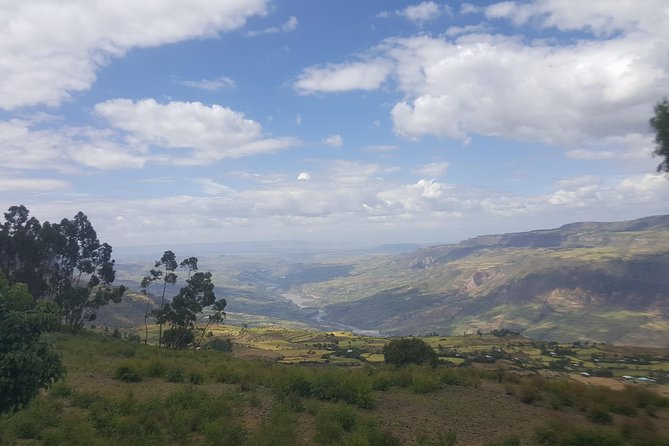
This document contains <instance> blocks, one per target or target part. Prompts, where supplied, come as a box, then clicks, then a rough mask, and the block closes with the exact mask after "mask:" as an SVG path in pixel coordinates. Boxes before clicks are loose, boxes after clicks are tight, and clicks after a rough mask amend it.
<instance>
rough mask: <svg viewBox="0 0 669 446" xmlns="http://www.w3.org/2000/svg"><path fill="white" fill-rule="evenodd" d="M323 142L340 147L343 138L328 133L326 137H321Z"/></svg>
mask: <svg viewBox="0 0 669 446" xmlns="http://www.w3.org/2000/svg"><path fill="white" fill-rule="evenodd" d="M323 144H325V145H327V146H330V147H341V145H342V144H344V138H342V137H341V135H339V134H335V135H330V136H328V137H327V138H323Z"/></svg>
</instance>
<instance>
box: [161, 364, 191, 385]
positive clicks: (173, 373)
mask: <svg viewBox="0 0 669 446" xmlns="http://www.w3.org/2000/svg"><path fill="white" fill-rule="evenodd" d="M165 377H166V378H167V381H168V382H171V383H182V382H184V381H185V380H186V373H185V372H184V370H183V369H181V368H178V367H175V368H171V369H169V370H168V371H167V374H166V375H165Z"/></svg>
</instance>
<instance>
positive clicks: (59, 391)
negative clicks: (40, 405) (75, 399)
mask: <svg viewBox="0 0 669 446" xmlns="http://www.w3.org/2000/svg"><path fill="white" fill-rule="evenodd" d="M72 392H74V390H73V389H72V387H70V386H68V385H67V384H65V383H64V382H63V381H59V382H57V383H56V384H54V385H53V386H52V387H51V390H50V391H49V396H51V397H54V398H68V397H69V396H71V395H72Z"/></svg>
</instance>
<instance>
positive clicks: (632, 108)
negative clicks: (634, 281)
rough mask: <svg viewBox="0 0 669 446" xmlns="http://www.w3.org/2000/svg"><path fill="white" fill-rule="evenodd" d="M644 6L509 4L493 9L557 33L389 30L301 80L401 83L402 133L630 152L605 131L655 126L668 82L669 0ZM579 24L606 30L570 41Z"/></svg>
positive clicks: (582, 151) (622, 134)
mask: <svg viewBox="0 0 669 446" xmlns="http://www.w3.org/2000/svg"><path fill="white" fill-rule="evenodd" d="M642 3H643V4H642V5H641V4H639V3H638V2H615V5H611V7H610V8H609V7H605V6H604V5H605V4H606V5H609V3H608V2H601V1H594V2H578V3H577V2H562V1H556V0H538V1H536V2H532V3H526V2H523V3H520V2H519V3H516V2H505V3H499V4H496V5H493V6H492V7H490V8H487V9H486V13H487V15H488V17H490V18H509V19H511V20H513V21H514V23H517V24H518V26H522V25H523V24H525V23H535V22H536V23H538V24H539V25H540V26H543V27H546V28H551V29H552V32H553V33H555V38H554V39H550V38H547V39H543V40H529V39H526V38H524V37H523V36H519V35H516V36H508V35H501V34H481V33H480V29H479V28H470V29H469V30H466V29H453V30H451V34H459V33H461V32H464V33H465V34H463V35H460V36H459V37H458V38H457V39H455V40H451V39H449V38H447V37H431V36H429V35H420V36H415V37H408V38H389V39H386V40H384V41H383V42H382V43H381V44H380V45H377V46H375V47H373V48H370V49H369V51H368V52H367V53H363V54H362V55H361V60H360V61H358V62H349V63H346V64H340V65H337V64H328V65H325V66H321V67H309V68H306V69H305V70H304V71H303V73H302V75H301V76H300V81H299V82H301V84H300V86H298V88H301V89H302V90H303V91H306V92H329V91H349V90H355V89H360V88H362V87H363V86H362V82H363V81H361V80H358V81H351V80H350V79H351V76H350V75H348V71H347V70H348V68H349V67H355V72H357V73H362V72H365V71H371V70H376V72H377V73H379V76H378V78H376V80H375V81H374V82H371V80H370V78H367V77H364V79H365V84H364V88H367V89H375V88H377V89H378V88H380V87H381V85H382V83H383V82H385V81H386V80H387V79H392V80H393V81H394V82H395V83H396V85H397V89H398V90H399V91H400V92H401V93H402V94H403V96H404V97H403V99H402V100H400V101H399V102H397V103H396V104H395V105H394V106H393V107H392V109H391V117H392V120H393V125H394V130H395V132H396V133H397V134H398V135H400V136H403V137H406V138H409V139H420V138H422V137H425V136H430V135H431V136H437V137H447V138H455V139H460V140H462V141H464V142H467V141H469V139H470V135H472V134H479V135H486V136H501V137H505V138H510V139H517V140H524V141H539V142H543V143H548V144H552V145H556V146H563V147H566V148H568V149H569V150H571V152H570V154H569V156H571V157H579V158H586V157H590V158H623V159H628V158H632V157H635V156H634V155H632V153H633V152H634V151H633V150H632V149H631V148H630V147H629V146H627V147H625V146H623V145H618V146H615V144H613V146H612V148H609V147H608V145H611V144H610V143H608V142H606V139H607V138H612V137H616V138H627V137H631V136H632V135H637V134H642V133H644V132H647V120H648V116H649V115H650V114H651V113H652V104H653V103H654V102H656V101H657V100H658V98H661V97H663V96H664V95H666V85H667V84H668V83H669V64H668V63H667V58H666V54H667V52H669V27H667V26H666V20H667V19H666V17H667V16H669V4H668V3H666V2H664V1H661V0H649V1H648V2H642ZM570 5H571V6H570ZM637 6H638V7H637ZM524 8H525V9H526V8H530V9H528V10H527V11H525V9H524ZM570 8H571V9H570ZM470 9H471V8H470ZM470 12H471V11H470ZM590 20H592V22H590ZM589 23H591V24H589ZM581 29H592V30H594V31H596V32H597V33H599V34H598V37H596V38H590V39H587V38H582V39H578V40H573V39H561V38H560V37H561V36H562V34H561V31H570V30H581ZM472 32H474V33H473V34H472ZM614 32H615V33H618V34H611V35H609V33H614ZM342 78H344V79H349V81H347V82H344V81H342V80H341V79H342ZM360 78H363V76H360ZM597 150H599V151H600V152H599V153H595V152H597ZM607 151H609V152H610V153H607ZM621 151H622V152H625V153H624V154H622V155H621V154H620V153H621Z"/></svg>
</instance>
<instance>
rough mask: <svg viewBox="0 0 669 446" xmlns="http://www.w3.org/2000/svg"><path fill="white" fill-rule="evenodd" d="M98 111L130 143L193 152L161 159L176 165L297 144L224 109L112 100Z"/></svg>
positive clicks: (197, 103) (220, 107)
mask: <svg viewBox="0 0 669 446" xmlns="http://www.w3.org/2000/svg"><path fill="white" fill-rule="evenodd" d="M95 112H96V113H97V114H99V115H100V116H102V117H104V118H105V119H106V120H107V121H109V123H110V124H111V125H112V126H113V127H115V128H117V129H120V130H123V131H125V132H127V133H128V135H129V137H128V139H129V140H137V141H141V142H142V143H145V144H150V145H154V146H159V147H164V148H169V149H183V148H188V149H192V154H191V156H189V157H187V158H186V157H179V156H175V155H173V154H167V155H164V156H163V157H162V159H164V160H165V161H166V162H170V161H171V162H175V163H177V164H204V163H207V162H211V161H216V160H221V159H223V158H236V157H242V156H249V155H257V154H261V153H272V152H276V151H277V150H281V149H285V148H288V147H291V146H294V145H296V144H297V141H296V140H295V139H294V138H265V137H264V135H263V133H262V129H261V126H260V124H259V123H257V122H256V121H253V120H251V119H247V118H246V117H245V116H244V114H243V113H240V112H236V111H234V110H231V109H229V108H226V107H222V106H220V105H211V106H207V105H204V104H202V103H199V102H179V101H173V102H168V103H167V104H160V103H158V102H156V101H155V100H153V99H144V100H140V101H132V100H130V99H112V100H109V101H106V102H102V103H99V104H96V106H95ZM157 159H160V158H157Z"/></svg>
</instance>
